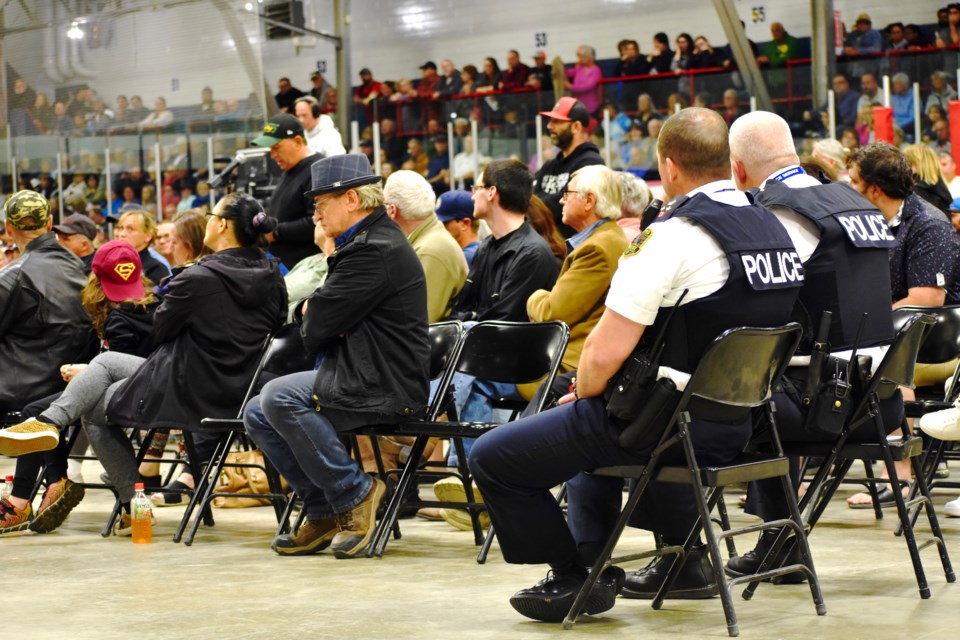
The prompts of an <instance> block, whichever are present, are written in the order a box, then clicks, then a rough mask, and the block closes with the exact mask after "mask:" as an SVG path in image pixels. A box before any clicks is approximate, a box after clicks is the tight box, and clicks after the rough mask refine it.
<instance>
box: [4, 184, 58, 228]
mask: <svg viewBox="0 0 960 640" xmlns="http://www.w3.org/2000/svg"><path fill="white" fill-rule="evenodd" d="M3 214H4V217H5V218H6V219H7V222H9V223H10V226H12V227H14V228H16V229H20V230H21V231H36V230H37V229H43V228H45V227H46V226H47V221H48V220H49V219H50V206H49V205H48V204H47V199H46V198H44V197H43V196H42V195H40V194H39V193H37V192H36V191H30V190H29V189H24V190H23V191H18V192H16V193H15V194H13V195H12V196H10V199H9V200H7V201H6V203H5V204H4V205H3Z"/></svg>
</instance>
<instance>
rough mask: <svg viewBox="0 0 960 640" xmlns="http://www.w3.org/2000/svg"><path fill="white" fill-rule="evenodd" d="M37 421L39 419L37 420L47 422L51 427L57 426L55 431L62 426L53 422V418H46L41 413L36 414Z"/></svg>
mask: <svg viewBox="0 0 960 640" xmlns="http://www.w3.org/2000/svg"><path fill="white" fill-rule="evenodd" d="M37 421H39V422H45V423H47V424H49V425H50V426H51V427H56V428H57V431H59V430H60V429H62V428H63V427H61V426H60V425H58V424H57V423H55V422H54V421H53V420H51V419H50V418H48V417H47V416H45V415H43V414H42V413H41V414H40V415H38V416H37Z"/></svg>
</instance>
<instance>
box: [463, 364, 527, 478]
mask: <svg viewBox="0 0 960 640" xmlns="http://www.w3.org/2000/svg"><path fill="white" fill-rule="evenodd" d="M453 388H454V389H453V401H454V404H455V406H456V408H457V415H458V416H459V417H460V421H461V422H494V421H495V420H494V419H495V418H496V420H497V421H500V422H506V421H507V420H508V419H509V417H510V412H509V411H507V410H505V409H494V408H493V401H494V400H498V399H500V398H507V399H508V400H520V399H522V398H523V396H521V395H520V392H519V391H517V385H515V384H507V383H505V382H494V381H493V380H477V379H476V378H474V377H473V376H468V375H466V374H463V373H457V374H454V377H453ZM497 414H504V415H497ZM474 442H476V438H464V439H463V449H464V453H466V454H467V455H468V456H469V455H470V449H471V448H473V443H474ZM457 465H458V458H457V450H456V449H455V448H453V447H450V453H449V455H448V456H447V466H450V467H456V466H457Z"/></svg>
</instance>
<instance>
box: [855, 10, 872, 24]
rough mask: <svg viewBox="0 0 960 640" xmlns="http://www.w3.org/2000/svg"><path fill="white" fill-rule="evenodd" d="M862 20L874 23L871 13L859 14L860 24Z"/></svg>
mask: <svg viewBox="0 0 960 640" xmlns="http://www.w3.org/2000/svg"><path fill="white" fill-rule="evenodd" d="M861 22H870V23H871V24H872V22H873V21H872V20H870V14H867V13H861V14H860V15H858V16H857V23H858V24H859V23H861Z"/></svg>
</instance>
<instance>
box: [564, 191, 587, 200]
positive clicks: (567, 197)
mask: <svg viewBox="0 0 960 640" xmlns="http://www.w3.org/2000/svg"><path fill="white" fill-rule="evenodd" d="M571 193H575V194H577V195H578V196H580V197H581V198H582V197H583V196H582V195H580V192H579V191H573V190H571V189H564V190H563V191H561V192H560V199H561V200H568V199H569V198H570V194H571Z"/></svg>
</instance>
